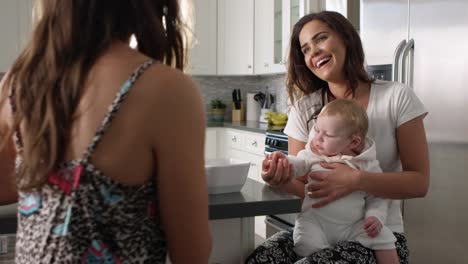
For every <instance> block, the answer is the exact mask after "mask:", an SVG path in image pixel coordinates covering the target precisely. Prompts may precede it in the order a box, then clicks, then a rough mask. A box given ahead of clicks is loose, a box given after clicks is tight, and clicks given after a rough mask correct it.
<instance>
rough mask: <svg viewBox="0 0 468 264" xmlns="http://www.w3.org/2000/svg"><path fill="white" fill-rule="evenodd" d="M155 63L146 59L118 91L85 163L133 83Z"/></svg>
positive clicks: (84, 157) (84, 156)
mask: <svg viewBox="0 0 468 264" xmlns="http://www.w3.org/2000/svg"><path fill="white" fill-rule="evenodd" d="M153 63H154V60H152V59H150V60H147V61H145V62H144V63H143V64H141V65H140V66H138V68H137V69H136V70H135V71H134V72H133V74H132V75H131V76H130V78H129V79H128V80H127V81H126V82H125V83H124V84H123V85H122V87H121V88H120V90H119V92H117V95H116V96H115V98H114V101H112V104H111V106H110V107H109V111H108V112H107V114H106V116H105V117H104V120H102V122H101V126H100V127H99V128H98V130H97V131H96V133H95V135H94V137H93V139H92V141H91V143H90V144H89V145H88V147H87V149H86V151H85V153H84V154H83V158H82V162H83V163H86V162H87V161H88V159H89V157H90V156H91V155H92V154H93V152H94V150H95V149H96V148H97V146H98V144H99V142H100V141H101V138H102V136H103V135H104V133H105V132H106V131H107V129H108V128H109V126H110V124H111V122H112V120H113V118H114V116H115V115H116V113H117V112H118V110H119V109H120V105H121V104H122V102H123V101H124V100H125V98H126V97H127V94H128V92H129V90H130V88H132V86H133V84H134V83H135V82H136V80H137V79H138V77H140V76H141V75H142V74H143V72H144V71H145V70H146V69H148V67H149V66H151V65H152V64H153Z"/></svg>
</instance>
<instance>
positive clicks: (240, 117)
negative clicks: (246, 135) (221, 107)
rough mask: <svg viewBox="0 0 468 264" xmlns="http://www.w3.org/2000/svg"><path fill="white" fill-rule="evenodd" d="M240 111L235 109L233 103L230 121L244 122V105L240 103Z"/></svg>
mask: <svg viewBox="0 0 468 264" xmlns="http://www.w3.org/2000/svg"><path fill="white" fill-rule="evenodd" d="M240 107H241V108H240V109H236V107H235V105H234V103H232V121H233V122H240V121H244V120H245V107H244V103H243V102H242V101H241V102H240Z"/></svg>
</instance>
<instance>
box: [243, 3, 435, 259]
mask: <svg viewBox="0 0 468 264" xmlns="http://www.w3.org/2000/svg"><path fill="white" fill-rule="evenodd" d="M288 64H289V67H288V76H287V82H286V84H287V89H288V93H289V97H290V99H291V102H292V105H293V107H292V108H291V112H290V113H289V120H288V123H287V125H286V128H285V130H284V132H285V133H286V134H287V135H288V143H289V144H288V151H289V154H290V155H296V154H297V153H298V152H299V151H300V150H302V149H304V148H306V147H307V146H306V142H310V139H311V138H312V137H313V136H314V133H315V132H314V130H313V129H312V128H313V127H314V123H315V119H316V117H317V115H318V113H320V111H321V109H322V108H323V107H324V105H325V104H327V103H328V102H330V101H333V100H335V99H338V98H347V99H352V100H354V101H356V102H357V103H358V104H359V105H361V106H362V107H363V108H364V109H366V111H367V115H368V118H369V130H368V134H367V135H368V136H369V137H370V138H372V139H374V141H375V145H376V151H377V159H378V161H379V163H380V165H381V167H382V170H383V173H371V172H366V171H362V170H359V169H351V168H350V167H347V166H346V165H344V164H339V163H330V164H328V163H323V164H321V165H322V167H324V168H325V169H328V170H329V171H325V172H324V171H322V172H312V173H309V174H307V175H305V176H303V177H300V178H296V179H291V176H292V173H291V172H292V171H291V168H290V165H289V164H288V162H287V160H285V159H282V160H279V159H278V157H275V156H268V157H267V158H266V159H265V160H264V161H263V164H262V178H263V179H264V180H265V182H267V183H269V184H270V185H273V186H277V188H279V189H281V190H284V191H287V192H289V193H292V194H295V195H297V196H300V197H305V195H309V196H310V197H311V198H316V199H319V201H318V202H317V203H315V204H314V205H313V207H323V206H326V205H327V204H329V203H332V202H333V201H335V200H338V199H340V198H342V197H344V196H346V195H348V194H350V193H352V192H354V191H364V192H367V193H370V194H372V195H374V196H378V197H383V198H388V199H393V200H392V201H391V203H390V206H389V209H388V216H387V221H386V223H385V224H386V225H387V227H388V228H389V229H390V230H391V231H392V232H393V233H394V235H395V237H396V238H397V241H396V243H395V247H396V249H397V252H398V255H399V258H400V263H408V247H407V244H406V238H405V235H404V229H403V219H402V216H401V211H400V200H401V199H410V198H415V197H423V196H425V195H426V193H427V190H428V187H429V158H428V149H427V141H426V137H425V131H424V125H423V119H424V117H425V116H426V114H427V110H426V109H425V107H424V105H423V104H422V103H421V101H420V100H419V99H418V98H417V97H416V95H415V94H414V92H413V91H412V90H411V89H410V88H409V87H407V86H405V85H402V84H400V83H395V82H385V81H376V80H372V79H371V78H369V77H368V75H367V73H366V70H365V67H364V52H363V48H362V44H361V40H360V38H359V35H358V33H357V32H356V30H355V29H354V28H353V26H352V25H351V23H350V22H349V21H348V20H346V18H345V17H343V16H342V15H341V14H339V13H336V12H330V11H323V12H320V13H314V14H309V15H306V16H304V17H302V18H301V19H300V20H299V21H298V22H297V23H296V24H295V25H294V28H293V32H292V36H291V41H290V51H289V61H288ZM306 177H310V178H312V179H313V180H315V182H314V183H311V184H308V185H307V187H306V188H305V189H304V188H301V187H300V186H304V184H307V182H308V181H307V178H306ZM298 181H301V183H302V184H296V183H298ZM298 186H299V187H298ZM293 248H294V241H293V238H292V233H291V232H287V231H285V232H280V233H277V234H276V235H274V236H272V237H271V238H269V239H267V241H266V242H265V243H264V244H262V245H260V246H259V247H258V248H257V249H256V250H255V251H254V252H253V253H252V255H251V256H250V257H249V259H248V260H247V263H249V264H253V263H375V261H376V260H375V257H374V254H373V252H372V250H370V249H368V248H365V247H364V246H362V245H361V244H360V243H358V242H357V241H340V242H339V243H337V244H335V245H332V246H331V247H329V248H326V249H324V250H321V251H318V252H316V253H314V254H312V255H310V256H298V255H297V254H296V253H295V252H294V250H293Z"/></svg>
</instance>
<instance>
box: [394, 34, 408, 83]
mask: <svg viewBox="0 0 468 264" xmlns="http://www.w3.org/2000/svg"><path fill="white" fill-rule="evenodd" d="M405 45H406V39H404V40H402V41H401V42H400V43H399V44H398V46H397V47H396V49H395V54H394V55H393V64H392V81H394V82H398V81H400V80H399V79H400V78H401V72H400V69H401V68H400V65H399V61H400V57H401V52H402V50H403V48H404V47H405Z"/></svg>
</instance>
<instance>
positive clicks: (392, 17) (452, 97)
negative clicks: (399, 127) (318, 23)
mask: <svg viewBox="0 0 468 264" xmlns="http://www.w3.org/2000/svg"><path fill="white" fill-rule="evenodd" d="M360 30H361V31H360V34H361V38H362V40H363V45H364V50H365V53H366V58H367V59H366V60H367V63H368V64H369V65H380V64H392V65H393V67H392V68H393V74H392V77H393V78H394V79H395V80H397V81H401V82H405V83H406V84H408V85H409V86H410V87H412V88H413V89H414V91H415V93H416V94H417V95H418V96H419V98H420V99H421V100H422V101H423V103H424V104H425V105H426V107H427V108H428V110H429V115H428V116H427V117H426V118H425V122H424V123H425V127H426V133H427V137H428V141H429V152H430V163H431V185H430V189H429V193H428V195H427V196H426V197H425V198H422V199H410V200H406V201H405V203H404V213H403V217H404V221H405V231H406V234H407V238H408V241H409V242H408V244H409V247H410V250H411V252H410V263H416V264H420V263H421V264H432V263H451V264H457V263H468V1H466V0H361V2H360Z"/></svg>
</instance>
